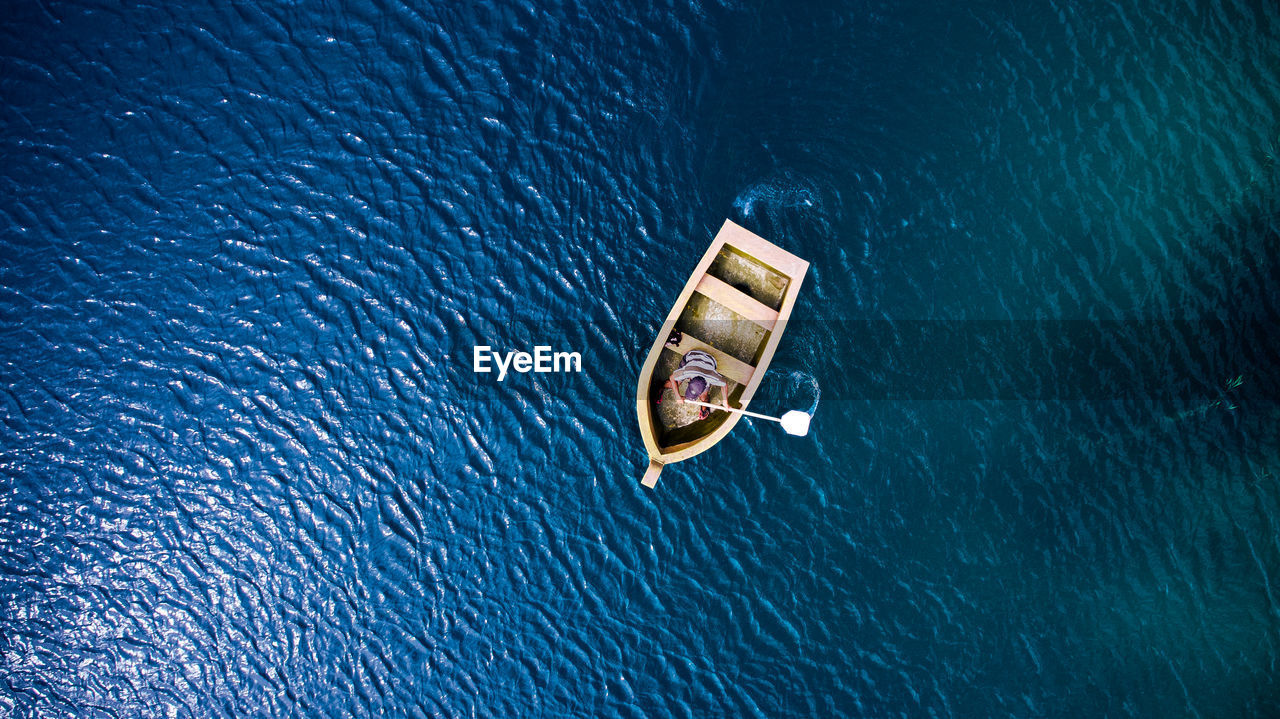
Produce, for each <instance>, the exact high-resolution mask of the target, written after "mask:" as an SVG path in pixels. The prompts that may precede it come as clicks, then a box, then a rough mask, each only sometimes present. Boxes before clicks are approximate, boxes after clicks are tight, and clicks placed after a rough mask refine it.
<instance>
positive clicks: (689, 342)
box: [667, 332, 756, 385]
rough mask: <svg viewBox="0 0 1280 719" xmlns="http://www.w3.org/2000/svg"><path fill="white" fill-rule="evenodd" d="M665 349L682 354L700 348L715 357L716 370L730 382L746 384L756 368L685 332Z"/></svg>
mask: <svg viewBox="0 0 1280 719" xmlns="http://www.w3.org/2000/svg"><path fill="white" fill-rule="evenodd" d="M667 349H669V350H672V351H674V352H676V353H677V354H679V355H681V356H684V353H685V352H688V351H689V350H702V351H703V352H706V353H707V354H709V355H711V356H712V357H715V358H716V371H717V372H719V373H720V374H721V375H723V376H724V377H725V379H728V380H729V381H731V382H737V383H738V384H740V385H746V384H747V382H748V381H750V380H751V375H752V374H754V373H755V371H756V368H755V367H752V366H751V365H749V364H747V363H746V362H743V361H742V360H740V359H738V358H737V357H734V356H733V355H728V354H725V353H724V352H721V351H720V350H718V349H716V348H715V347H712V346H711V345H709V344H707V343H706V342H703V341H702V340H700V339H698V338H696V337H693V336H691V335H690V334H689V333H688V332H685V333H684V334H683V336H682V337H681V339H680V344H678V345H671V344H669V345H667Z"/></svg>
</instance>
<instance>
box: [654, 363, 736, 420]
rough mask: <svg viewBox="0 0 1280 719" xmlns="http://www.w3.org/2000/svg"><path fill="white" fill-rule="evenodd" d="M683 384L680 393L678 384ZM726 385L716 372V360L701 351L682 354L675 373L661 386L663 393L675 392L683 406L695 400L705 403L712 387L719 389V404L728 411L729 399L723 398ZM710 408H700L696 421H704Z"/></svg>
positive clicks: (659, 401)
mask: <svg viewBox="0 0 1280 719" xmlns="http://www.w3.org/2000/svg"><path fill="white" fill-rule="evenodd" d="M682 382H683V383H685V387H684V392H681V391H680V384H681V383H682ZM727 384H728V383H727V382H726V381H725V379H724V377H722V376H721V375H720V373H719V372H717V371H716V358H715V357H712V356H711V354H710V353H708V352H704V351H702V350H689V351H688V352H685V353H684V357H681V358H680V366H679V367H677V368H676V371H675V372H672V373H671V377H670V378H669V379H668V380H667V381H666V383H665V384H663V385H662V389H663V391H664V392H665V391H666V390H667V389H670V390H671V391H672V392H675V395H676V399H678V400H679V401H680V403H681V404H684V403H685V401H687V400H697V401H699V402H706V401H707V398H708V397H709V396H710V395H711V388H712V387H719V388H720V404H722V405H724V408H725V409H726V410H727V409H729V399H728V398H727V397H726V396H725V391H724V390H725V387H726V385H727ZM658 404H662V398H661V397H659V398H658ZM710 409H711V408H710V407H700V408H699V412H698V419H706V418H707V415H709V414H711V411H710Z"/></svg>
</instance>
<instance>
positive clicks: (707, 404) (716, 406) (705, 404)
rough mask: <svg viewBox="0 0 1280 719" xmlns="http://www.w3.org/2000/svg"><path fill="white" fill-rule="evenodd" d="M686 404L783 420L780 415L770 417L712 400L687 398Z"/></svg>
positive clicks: (776, 420) (778, 420)
mask: <svg viewBox="0 0 1280 719" xmlns="http://www.w3.org/2000/svg"><path fill="white" fill-rule="evenodd" d="M685 404H696V405H699V406H701V407H710V408H711V409H720V410H724V411H726V412H737V413H738V414H745V415H746V416H748V417H756V418H757V419H767V420H771V421H774V422H781V421H782V419H781V418H780V417H770V416H769V415H767V414H760V413H758V412H748V411H747V410H745V409H737V408H736V407H725V406H724V405H722V404H711V403H710V402H699V401H698V400H696V399H686V400H685Z"/></svg>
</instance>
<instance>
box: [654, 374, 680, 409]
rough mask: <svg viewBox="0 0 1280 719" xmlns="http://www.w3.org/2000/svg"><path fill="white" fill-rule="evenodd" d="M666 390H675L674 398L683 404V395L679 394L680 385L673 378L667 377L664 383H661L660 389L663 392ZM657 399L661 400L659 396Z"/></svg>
mask: <svg viewBox="0 0 1280 719" xmlns="http://www.w3.org/2000/svg"><path fill="white" fill-rule="evenodd" d="M667 390H671V391H672V392H675V393H676V400H678V401H679V402H680V404H684V395H682V394H680V385H679V384H677V383H676V381H675V380H673V379H668V380H667V382H666V384H664V385H662V391H663V392H665V391H667ZM658 401H659V402H661V401H662V398H661V397H659V398H658Z"/></svg>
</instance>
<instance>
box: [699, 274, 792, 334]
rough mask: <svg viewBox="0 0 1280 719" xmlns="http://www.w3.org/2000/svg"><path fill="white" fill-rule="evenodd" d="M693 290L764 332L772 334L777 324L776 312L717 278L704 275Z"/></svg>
mask: <svg viewBox="0 0 1280 719" xmlns="http://www.w3.org/2000/svg"><path fill="white" fill-rule="evenodd" d="M693 289H694V290H695V291H696V292H699V293H701V294H704V295H706V296H707V297H709V298H710V299H712V300H715V301H716V302H719V303H720V304H722V305H724V306H725V307H728V308H729V309H731V310H733V311H734V312H737V313H738V314H740V315H742V316H743V317H745V318H747V319H749V320H751V321H752V322H755V323H756V324H758V325H760V326H761V327H763V328H764V329H765V330H766V331H769V332H772V331H773V326H774V325H775V324H777V322H778V311H777V310H775V309H773V308H771V307H769V306H768V305H766V304H764V303H763V302H761V301H759V300H757V299H756V298H754V297H752V296H751V295H749V294H747V293H745V292H743V291H741V290H739V289H738V288H736V287H734V286H733V285H730V284H728V283H726V282H725V281H724V280H721V279H720V278H718V277H713V276H712V275H704V276H703V277H702V279H701V280H699V281H698V285H697V287H694V288H693Z"/></svg>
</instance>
